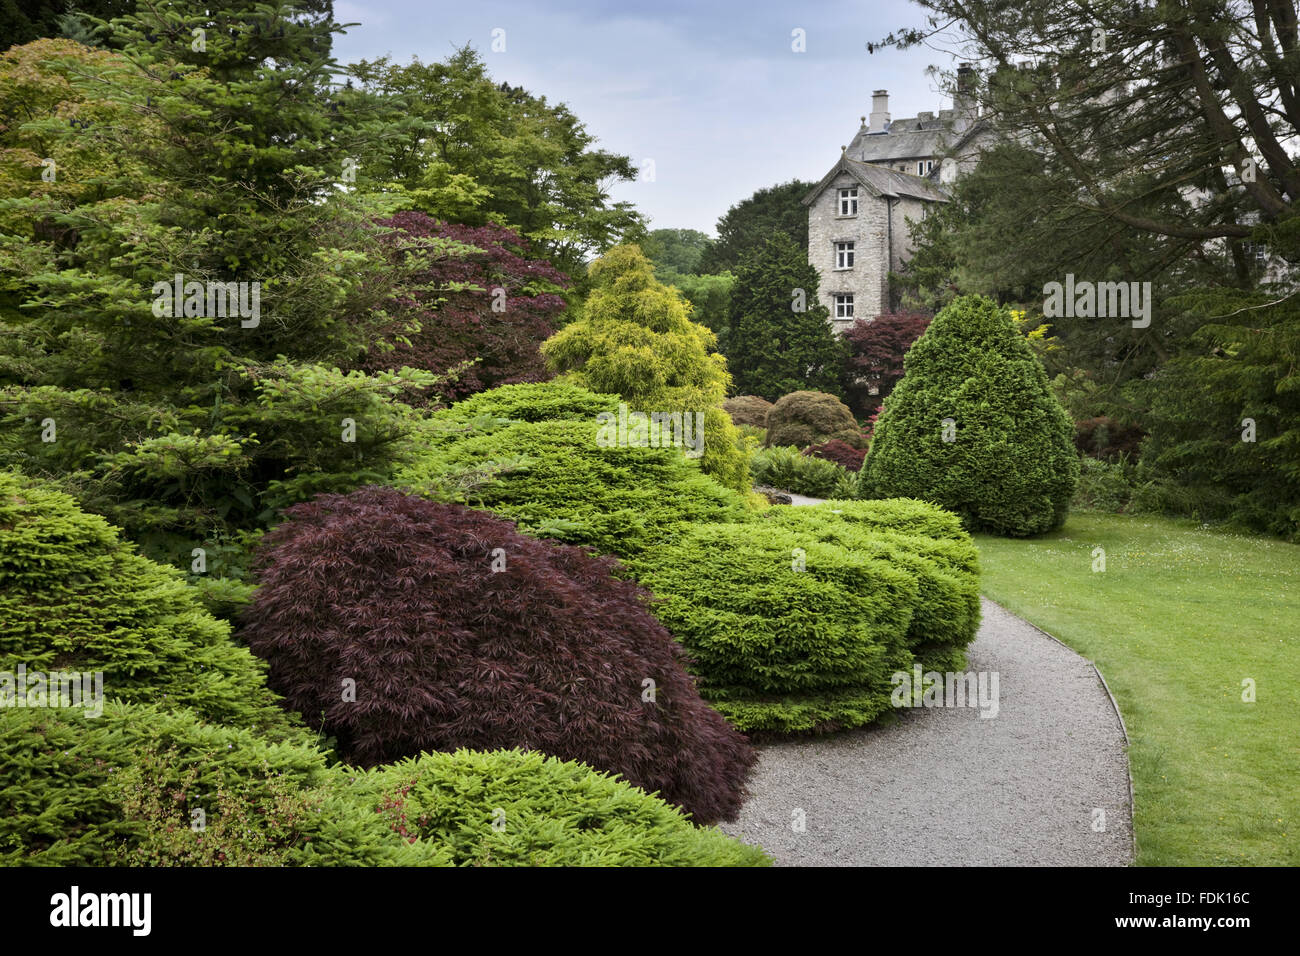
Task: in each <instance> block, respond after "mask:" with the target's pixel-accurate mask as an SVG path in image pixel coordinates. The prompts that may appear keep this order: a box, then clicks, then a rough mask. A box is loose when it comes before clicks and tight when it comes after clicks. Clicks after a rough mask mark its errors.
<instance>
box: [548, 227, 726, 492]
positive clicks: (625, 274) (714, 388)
mask: <svg viewBox="0 0 1300 956" xmlns="http://www.w3.org/2000/svg"><path fill="white" fill-rule="evenodd" d="M588 276H589V278H590V279H591V282H592V289H591V293H590V294H589V295H588V296H587V300H586V302H585V303H584V305H583V308H582V312H581V315H580V316H579V317H578V318H577V319H576V320H574V321H573V322H570V323H569V324H568V325H566V326H565V327H564V328H563V329H561V330H560V331H558V332H556V333H555V335H553V336H551V337H550V338H549V339H547V340H546V341H545V342H544V343H543V344H542V355H543V356H544V357H545V358H546V361H547V364H548V365H549V366H550V367H551V368H552V369H553V370H554V371H557V372H561V373H564V377H565V378H566V379H567V380H568V381H570V382H572V383H574V384H576V385H582V386H584V387H586V388H590V389H593V390H595V391H598V392H609V393H615V394H618V395H621V396H622V397H623V399H624V401H626V402H627V403H628V405H629V406H630V407H631V408H632V409H633V410H635V411H641V412H646V413H654V412H661V413H685V414H694V413H696V412H699V413H702V414H703V416H704V448H703V456H702V457H701V458H700V467H701V468H702V469H703V471H704V473H705V474H706V475H710V476H711V477H713V478H714V479H715V480H716V481H718V483H719V484H722V485H723V486H725V487H727V488H730V489H732V490H733V491H738V492H740V493H742V494H744V493H746V492H748V490H749V472H748V468H747V464H746V461H745V451H744V447H743V444H741V443H740V442H738V440H737V439H738V437H739V435H738V433H737V431H736V427H735V425H733V424H732V422H731V419H730V418H729V417H728V416H727V413H726V412H724V411H723V410H722V401H723V399H724V398H725V397H726V394H727V389H728V388H730V386H731V376H730V375H729V374H728V372H727V361H726V359H725V358H723V357H722V355H720V354H718V352H717V351H716V349H717V336H715V335H714V334H713V332H712V331H711V330H710V329H708V328H707V327H706V326H703V325H700V324H699V323H697V322H692V321H691V304H690V302H688V301H687V300H686V299H685V298H683V296H682V294H681V293H680V292H679V291H677V290H676V289H674V288H673V287H672V286H667V285H664V284H663V283H662V282H660V281H659V280H657V279H656V278H655V275H654V269H653V267H652V266H651V265H650V262H649V261H648V260H647V259H646V258H645V256H644V255H642V253H641V250H640V249H639V248H638V247H637V246H635V245H621V246H615V247H614V248H613V249H610V250H609V251H608V252H607V253H605V255H604V256H602V257H601V258H599V259H597V260H596V261H595V262H593V263H592V264H591V267H590V269H589V271H588Z"/></svg>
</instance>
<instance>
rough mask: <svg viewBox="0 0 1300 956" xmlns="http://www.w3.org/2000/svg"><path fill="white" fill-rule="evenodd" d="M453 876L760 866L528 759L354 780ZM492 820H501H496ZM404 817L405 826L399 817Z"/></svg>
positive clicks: (708, 833) (403, 768)
mask: <svg viewBox="0 0 1300 956" xmlns="http://www.w3.org/2000/svg"><path fill="white" fill-rule="evenodd" d="M352 782H353V793H352V795H353V798H354V799H364V802H365V805H366V806H370V805H371V803H372V801H374V799H375V798H376V797H380V798H381V800H386V801H388V802H389V803H390V804H391V803H393V802H394V801H397V802H398V805H397V806H396V807H395V808H394V809H393V811H391V812H393V813H396V814H397V815H398V817H399V819H401V820H403V821H404V825H405V826H406V828H407V830H408V833H409V834H410V835H412V836H414V837H416V839H417V841H420V840H423V841H429V842H433V843H435V844H437V845H439V846H440V847H442V848H444V849H446V850H447V851H448V852H449V853H450V854H451V857H452V861H453V862H454V863H455V864H456V865H458V866H766V865H769V863H770V862H771V861H770V860H768V858H767V856H766V855H765V854H764V853H763V851H762V850H760V849H758V848H757V847H752V846H747V845H746V844H743V843H741V842H739V841H738V840H733V839H732V838H730V837H728V836H726V835H725V834H724V833H722V832H721V831H720V830H717V829H714V828H712V827H699V826H695V825H693V824H692V823H691V822H690V821H689V820H688V819H687V818H686V817H684V816H682V814H681V812H680V811H679V810H677V808H676V807H672V806H669V805H668V804H666V803H664V802H663V801H662V800H660V799H658V798H657V797H653V796H650V795H648V794H646V793H645V792H644V791H642V790H638V789H637V788H635V787H631V786H628V785H627V784H626V783H624V782H623V781H622V780H619V779H618V778H615V777H610V776H607V775H605V774H602V773H597V772H596V771H594V770H592V769H591V768H589V767H587V766H586V765H584V764H580V763H575V762H572V761H561V760H557V759H556V758H554V757H546V756H543V755H542V754H540V753H537V752H535V751H534V752H530V753H522V752H520V751H517V750H500V751H492V752H489V753H476V752H472V751H466V750H462V751H459V752H457V753H454V754H423V755H421V756H420V757H417V758H412V759H409V760H405V761H402V762H401V763H396V764H392V765H390V766H387V767H384V768H381V769H376V770H373V771H370V772H369V773H368V774H367V775H366V776H365V777H364V778H354V779H353V781H352ZM498 811H500V812H498ZM403 814H404V816H402V815H403Z"/></svg>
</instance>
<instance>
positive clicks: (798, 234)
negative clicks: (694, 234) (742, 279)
mask: <svg viewBox="0 0 1300 956" xmlns="http://www.w3.org/2000/svg"><path fill="white" fill-rule="evenodd" d="M814 185H815V184H814V183H806V182H803V181H802V180H798V179H793V180H791V181H790V182H788V183H781V184H779V185H777V186H767V187H765V188H763V189H760V190H758V191H757V192H755V193H754V195H752V196H750V197H749V198H748V199H742V200H741V201H740V202H738V203H736V204H735V205H734V206H732V207H731V208H730V209H728V210H727V211H726V213H725V214H724V215H723V216H722V217H721V218H720V219H719V220H718V230H717V231H718V238H717V240H716V241H715V242H714V243H713V245H712V246H711V247H710V248H709V249H708V250H706V252H705V254H704V257H703V258H702V259H701V260H700V267H699V268H700V271H701V272H704V273H719V272H735V271H736V270H737V269H738V268H739V266H740V263H741V262H742V261H744V259H745V258H747V257H748V256H750V255H753V254H754V253H755V252H757V251H758V249H760V248H761V247H762V246H763V244H764V243H765V242H766V241H767V240H768V239H770V238H772V237H773V236H775V235H783V236H786V237H787V238H789V239H790V241H791V242H793V243H794V244H795V245H796V246H798V247H799V248H800V249H807V248H808V207H807V206H805V205H804V204H803V197H804V196H806V195H807V194H808V191H809V190H810V189H812V188H813V186H814ZM809 301H812V300H811V299H810V300H809Z"/></svg>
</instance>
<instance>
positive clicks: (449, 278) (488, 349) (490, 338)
mask: <svg viewBox="0 0 1300 956" xmlns="http://www.w3.org/2000/svg"><path fill="white" fill-rule="evenodd" d="M381 225H384V226H387V227H391V228H392V230H393V231H391V232H388V233H385V234H384V235H383V237H382V240H381V241H382V242H383V243H384V244H385V245H386V246H387V247H388V249H389V250H390V252H391V253H392V254H393V255H394V257H402V256H405V255H406V254H407V253H409V252H412V251H416V250H422V251H423V252H424V253H425V254H426V255H427V256H428V259H429V262H428V266H427V268H424V269H422V270H420V271H419V272H418V273H417V274H416V275H415V276H414V277H413V278H412V279H411V280H410V281H408V282H407V283H406V284H405V285H404V286H403V287H402V288H400V289H399V290H398V292H397V302H396V304H395V306H394V308H393V310H392V311H393V322H392V323H391V324H390V325H389V326H387V327H386V328H384V329H382V330H381V331H380V341H382V342H386V343H389V344H393V345H394V346H395V347H394V348H393V349H392V350H387V349H384V348H382V347H380V345H379V344H378V343H376V345H375V346H373V347H372V348H370V349H369V351H368V352H367V354H366V355H365V356H364V357H363V358H362V359H360V361H358V362H357V367H358V368H361V369H364V370H366V371H381V370H384V369H397V368H401V367H402V366H404V365H409V366H411V367H412V368H420V369H428V370H430V371H434V372H444V371H446V370H448V369H450V368H453V367H455V366H457V365H459V364H460V363H462V362H465V361H467V360H472V359H478V360H479V361H477V362H476V363H475V364H474V365H473V366H472V367H470V368H469V370H468V371H466V372H465V373H463V374H462V375H461V376H460V377H459V379H457V380H456V381H455V382H451V383H449V384H447V385H445V386H443V388H442V390H441V397H442V398H443V399H445V400H447V401H455V400H457V399H460V398H464V397H465V396H467V395H473V394H474V393H475V392H481V391H483V390H485V389H489V388H493V387H495V386H497V385H513V384H517V383H520V382H542V381H546V380H548V379H549V378H551V373H550V372H549V371H547V368H546V363H545V362H544V361H542V356H541V353H540V352H539V351H538V346H540V345H541V344H542V342H544V341H546V339H547V338H549V337H550V336H551V335H552V334H553V333H554V332H555V330H556V320H557V318H558V317H559V315H560V314H561V313H562V312H563V311H564V310H565V308H566V303H565V301H564V297H563V296H562V295H560V294H559V293H560V291H562V290H563V289H565V288H567V287H568V285H569V280H568V278H567V277H566V276H565V275H564V274H563V273H562V272H560V271H559V270H557V269H555V268H554V267H553V266H551V264H550V263H549V262H546V261H545V260H543V259H536V258H532V257H531V255H530V252H529V246H528V242H527V240H525V239H522V238H520V236H519V234H518V233H517V232H515V231H513V230H511V229H506V228H504V227H501V226H458V225H452V224H449V223H445V222H439V221H437V220H435V219H431V218H430V217H429V216H426V215H425V214H424V213H421V212H403V213H398V214H397V215H395V216H393V217H392V218H391V219H386V220H384V221H383V222H382V223H381ZM439 240H452V242H455V243H462V244H464V245H465V246H472V247H474V249H476V250H477V251H472V252H471V251H467V250H466V249H464V248H462V247H454V246H451V245H450V244H449V243H446V242H442V243H440V242H439ZM498 290H501V291H498ZM413 322H415V323H418V324H419V326H420V329H419V331H417V332H410V331H408V329H409V328H410V326H411V324H412V323H413ZM400 338H406V339H407V340H409V344H407V343H405V342H401V341H399V339H400Z"/></svg>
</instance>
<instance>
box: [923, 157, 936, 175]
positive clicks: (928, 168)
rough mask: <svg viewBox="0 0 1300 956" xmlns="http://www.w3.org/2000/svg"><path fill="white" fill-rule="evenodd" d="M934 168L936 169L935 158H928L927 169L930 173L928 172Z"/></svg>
mask: <svg viewBox="0 0 1300 956" xmlns="http://www.w3.org/2000/svg"><path fill="white" fill-rule="evenodd" d="M933 169H934V160H933V159H927V160H926V161H925V171H926V172H927V173H928V172H930V171H932V170H933Z"/></svg>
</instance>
